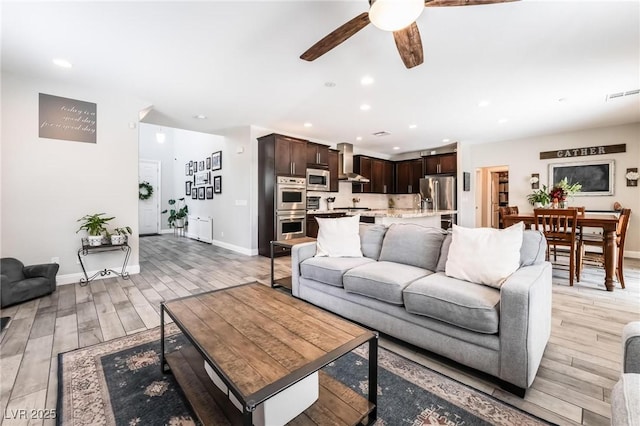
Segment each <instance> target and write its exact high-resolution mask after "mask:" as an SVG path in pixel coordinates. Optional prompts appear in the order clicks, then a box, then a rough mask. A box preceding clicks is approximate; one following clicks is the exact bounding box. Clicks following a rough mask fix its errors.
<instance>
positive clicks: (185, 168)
mask: <svg viewBox="0 0 640 426" xmlns="http://www.w3.org/2000/svg"><path fill="white" fill-rule="evenodd" d="M184 175H185V176H189V164H185V166H184Z"/></svg>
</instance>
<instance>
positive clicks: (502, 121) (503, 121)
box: [498, 118, 509, 124]
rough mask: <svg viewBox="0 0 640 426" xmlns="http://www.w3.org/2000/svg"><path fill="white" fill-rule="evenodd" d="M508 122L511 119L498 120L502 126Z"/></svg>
mask: <svg viewBox="0 0 640 426" xmlns="http://www.w3.org/2000/svg"><path fill="white" fill-rule="evenodd" d="M507 121H509V119H508V118H501V119H500V120H498V123H500V124H504V123H506V122H507Z"/></svg>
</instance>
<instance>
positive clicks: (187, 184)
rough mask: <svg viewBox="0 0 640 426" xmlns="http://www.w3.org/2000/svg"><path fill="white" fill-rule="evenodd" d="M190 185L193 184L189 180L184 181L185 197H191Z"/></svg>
mask: <svg viewBox="0 0 640 426" xmlns="http://www.w3.org/2000/svg"><path fill="white" fill-rule="evenodd" d="M192 183H193V182H191V181H190V180H188V181H186V182H185V183H184V193H185V194H186V195H191V184H192Z"/></svg>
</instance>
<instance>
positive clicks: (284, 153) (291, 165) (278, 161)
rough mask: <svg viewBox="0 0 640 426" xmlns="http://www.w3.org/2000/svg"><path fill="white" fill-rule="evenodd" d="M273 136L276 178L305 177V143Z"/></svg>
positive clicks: (286, 137)
mask: <svg viewBox="0 0 640 426" xmlns="http://www.w3.org/2000/svg"><path fill="white" fill-rule="evenodd" d="M270 136H274V143H275V165H276V169H275V172H276V176H299V177H306V176H307V141H305V140H302V139H294V138H291V137H288V136H282V135H270Z"/></svg>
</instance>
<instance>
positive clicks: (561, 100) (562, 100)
mask: <svg viewBox="0 0 640 426" xmlns="http://www.w3.org/2000/svg"><path fill="white" fill-rule="evenodd" d="M566 100H567V98H558V102H564V101H566Z"/></svg>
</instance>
